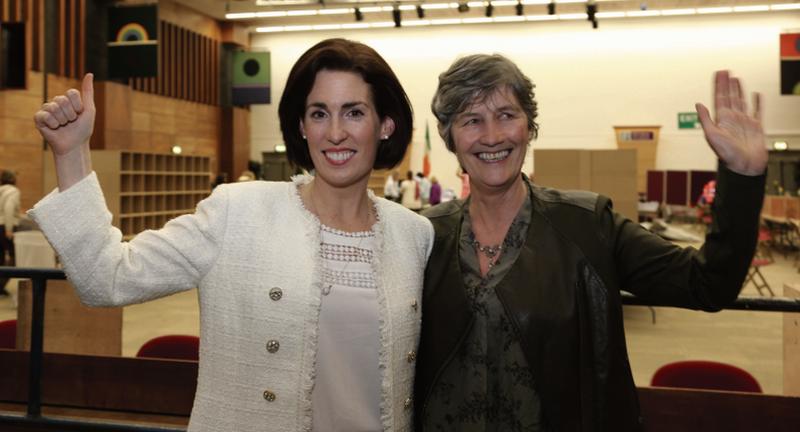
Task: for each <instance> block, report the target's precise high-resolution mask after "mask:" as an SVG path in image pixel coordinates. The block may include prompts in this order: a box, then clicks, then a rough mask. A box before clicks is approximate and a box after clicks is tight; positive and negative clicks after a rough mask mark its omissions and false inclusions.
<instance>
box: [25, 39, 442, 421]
mask: <svg viewBox="0 0 800 432" xmlns="http://www.w3.org/2000/svg"><path fill="white" fill-rule="evenodd" d="M279 113H280V123H281V130H282V131H283V136H284V138H285V140H286V145H287V149H288V153H289V157H290V159H291V160H292V162H294V163H295V164H297V165H299V166H301V167H304V168H306V169H310V170H311V169H313V171H314V176H313V177H312V176H297V177H295V178H293V179H292V180H293V181H292V182H260V181H256V182H243V183H235V184H225V185H221V186H219V187H217V188H215V189H214V191H213V193H212V194H211V196H210V197H209V198H207V199H205V200H203V201H202V202H201V203H200V204H199V205H198V207H197V210H196V211H195V213H194V214H191V215H185V216H181V217H178V218H176V219H174V220H172V221H170V222H168V223H167V224H166V225H165V226H164V227H163V228H162V229H160V230H158V231H145V232H143V233H141V234H139V235H137V236H136V237H135V238H134V239H133V240H132V241H130V242H122V241H121V234H120V232H119V230H117V229H116V228H114V227H112V226H111V217H110V215H109V213H108V211H107V210H106V206H105V202H104V199H103V196H102V192H101V190H100V186H99V184H98V181H97V177H96V175H95V174H94V173H93V172H92V169H91V158H90V154H89V137H90V136H91V133H92V128H93V123H94V116H95V106H94V100H93V83H92V76H91V75H87V76H86V77H85V78H84V80H83V90H82V92H78V91H77V90H69V91H67V93H66V94H65V95H63V96H57V97H56V98H55V99H54V100H53V101H52V102H48V103H46V104H44V105H43V106H42V109H41V110H40V111H39V112H37V113H36V116H35V122H36V126H37V128H38V129H39V131H40V132H41V134H42V136H43V137H44V138H45V139H47V141H48V142H49V143H50V145H51V147H52V149H53V154H54V156H55V160H56V171H57V174H58V182H59V187H58V190H56V191H53V192H52V193H51V194H50V195H48V196H47V197H45V198H44V199H43V200H42V201H40V202H39V203H38V204H37V205H36V206H35V207H34V209H33V210H32V211H31V215H32V217H33V218H34V219H35V220H36V221H37V222H38V223H39V225H40V226H41V227H42V230H43V231H44V232H45V234H46V235H47V237H48V239H49V240H50V242H51V243H52V244H53V246H54V247H55V249H56V250H57V251H58V253H59V255H60V256H61V257H62V261H63V262H64V266H65V269H66V272H67V275H68V276H69V279H70V280H71V281H72V283H73V284H74V285H75V287H76V289H77V291H78V294H79V295H80V297H81V300H82V301H83V302H84V303H86V304H88V305H93V306H119V305H126V304H131V303H140V302H143V301H146V300H150V299H153V298H157V297H163V296H166V295H169V294H172V293H175V292H178V291H183V290H188V289H191V288H193V287H197V288H198V295H199V302H200V368H199V375H198V383H197V393H196V395H195V401H194V407H193V409H192V416H191V419H190V423H189V430H190V431H206V430H208V431H256V430H265V428H267V429H269V430H276V431H299V430H305V431H309V430H310V431H323V430H324V431H351V430H369V431H377V430H388V429H392V430H397V431H406V430H410V429H411V413H412V409H411V403H412V402H411V394H412V387H413V379H414V360H415V358H416V352H415V350H416V347H417V343H418V339H419V325H420V308H419V302H420V300H421V299H420V296H421V289H422V276H423V269H424V267H425V262H426V260H427V257H428V254H429V252H430V250H431V247H432V243H433V228H432V226H431V224H430V222H428V221H427V219H425V218H423V217H421V216H418V215H415V214H414V213H412V212H410V211H408V210H406V209H404V208H403V207H402V206H400V205H399V204H396V203H393V202H390V201H388V200H385V199H383V198H377V197H375V196H374V195H373V194H372V193H371V192H369V191H368V189H367V183H368V181H369V177H370V174H371V172H372V169H373V168H374V167H379V168H389V167H393V166H394V165H396V164H397V163H398V162H399V161H400V160H401V159H402V157H403V154H404V153H405V150H406V147H407V146H408V144H409V141H410V139H411V131H412V117H411V108H410V106H409V103H408V98H407V96H406V94H405V92H404V90H403V88H402V86H401V85H400V83H399V81H398V80H397V77H396V76H395V75H394V73H393V72H392V70H391V68H390V67H389V66H388V65H387V64H386V62H385V61H384V60H383V59H382V58H381V56H380V55H378V53H376V52H375V51H374V50H373V49H372V48H369V47H368V46H366V45H363V44H361V43H358V42H353V41H348V40H344V39H330V40H325V41H322V42H320V43H319V44H317V45H315V46H313V47H312V48H310V49H309V50H308V51H307V52H306V53H305V54H303V55H302V56H301V57H300V59H299V60H298V61H297V62H296V63H295V65H294V67H293V68H292V70H291V72H290V73H289V78H288V80H287V83H286V88H285V91H284V93H283V96H282V97H281V102H280V107H279ZM66 215H69V216H68V217H67V216H66ZM390 247H391V250H389V248H390Z"/></svg>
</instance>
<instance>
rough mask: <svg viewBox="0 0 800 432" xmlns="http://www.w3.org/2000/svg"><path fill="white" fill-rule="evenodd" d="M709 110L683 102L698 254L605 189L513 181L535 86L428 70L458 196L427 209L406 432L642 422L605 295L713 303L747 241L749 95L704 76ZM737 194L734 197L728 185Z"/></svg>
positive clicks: (753, 198)
mask: <svg viewBox="0 0 800 432" xmlns="http://www.w3.org/2000/svg"><path fill="white" fill-rule="evenodd" d="M715 77H716V82H715V90H714V101H715V110H716V117H715V118H713V119H712V117H711V115H710V113H709V110H708V109H707V108H706V107H705V106H703V105H702V104H697V105H696V108H697V112H698V114H699V116H700V120H701V122H702V126H703V130H704V132H705V136H706V140H707V141H708V144H709V145H710V146H711V148H712V149H713V151H714V152H715V153H716V154H717V155H718V157H719V161H720V162H719V171H718V177H717V182H718V183H717V194H718V195H717V199H716V200H715V201H714V206H713V209H712V212H713V216H714V223H713V225H712V226H711V228H710V230H709V232H708V234H707V236H706V242H705V245H704V246H703V247H702V248H701V249H700V250H699V251H698V250H695V249H692V248H687V249H682V248H680V247H677V246H675V245H673V244H671V243H669V242H667V241H664V240H662V239H661V238H660V237H657V236H655V235H653V234H651V233H649V232H647V231H645V230H644V229H642V228H641V227H639V225H638V224H637V223H635V222H632V221H630V220H627V219H625V218H624V217H622V216H621V215H619V214H618V213H616V212H614V210H613V209H612V206H611V202H610V200H609V199H608V198H606V197H603V196H600V195H597V194H594V193H591V192H575V191H571V192H566V191H559V190H554V189H548V188H544V187H541V186H538V185H536V184H534V183H533V182H532V181H530V180H529V179H528V177H526V176H525V175H524V174H522V172H521V169H522V164H523V161H524V159H525V153H526V152H527V149H528V146H529V145H530V141H531V139H534V138H536V136H537V133H538V130H539V126H538V124H537V123H536V117H537V104H536V100H535V98H534V91H533V90H534V86H533V84H532V83H531V81H530V80H529V79H528V78H527V77H526V76H525V75H524V74H523V73H522V72H521V71H520V70H519V68H518V67H517V66H516V65H515V64H514V63H512V62H511V61H510V60H508V59H507V58H505V57H503V56H500V55H472V56H468V57H464V58H462V59H459V60H457V61H456V62H455V63H453V65H452V66H451V67H450V68H449V69H448V70H447V71H445V72H444V73H442V74H441V75H440V76H439V87H438V89H437V91H436V94H435V96H434V98H433V103H432V110H433V113H434V115H436V118H437V120H438V123H439V125H438V127H439V134H440V135H441V136H442V138H443V139H444V141H445V143H446V145H447V148H448V149H449V150H450V151H452V152H453V153H455V155H456V157H457V158H458V161H459V163H460V165H461V166H462V167H463V168H464V169H465V170H466V172H468V173H469V176H470V186H471V195H470V197H469V198H468V199H466V200H458V201H452V202H448V203H444V204H442V205H439V206H436V207H433V208H431V209H430V210H428V211H427V213H426V216H427V217H428V218H430V220H431V221H432V222H433V226H434V229H435V231H436V236H435V243H434V249H433V252H432V254H431V257H430V260H429V261H428V266H427V270H426V274H425V287H424V291H423V302H422V305H423V307H422V309H423V313H422V317H423V324H422V327H423V328H422V336H421V341H420V349H419V351H418V363H417V373H416V384H415V394H416V403H415V410H416V412H415V419H416V420H415V421H416V425H417V430H420V431H440V430H446V431H495V430H503V431H517V430H526V431H539V430H557V431H601V430H603V431H629V430H640V429H642V428H643V424H642V420H641V419H640V413H639V407H638V399H637V394H636V388H635V386H634V382H633V378H632V375H631V369H630V365H629V363H628V359H627V352H626V346H625V334H624V328H623V320H622V307H621V299H620V291H621V290H625V291H629V292H632V293H634V294H636V295H637V296H640V297H642V298H644V299H645V300H649V301H652V302H657V303H659V304H669V305H674V306H681V307H686V308H692V309H701V310H705V311H718V310H720V309H721V308H723V307H725V305H727V304H728V303H730V302H732V301H733V300H734V299H735V298H736V297H737V295H738V293H739V290H740V288H741V286H742V281H743V280H744V278H745V274H746V272H747V268H748V265H749V263H750V260H751V258H752V256H753V251H754V248H755V244H756V234H757V227H758V217H759V212H760V207H761V202H762V198H763V191H764V171H765V168H766V163H767V152H766V150H765V146H764V133H763V130H762V127H761V122H760V113H759V99H758V96H757V95H756V97H755V112H754V114H752V115H750V114H748V113H747V109H746V106H745V102H744V99H743V96H742V91H741V85H740V83H739V80H738V79H736V78H733V77H731V76H730V75H729V73H728V72H727V71H720V72H717V73H716V74H715ZM732 190H736V194H735V195H734V194H733V193H732Z"/></svg>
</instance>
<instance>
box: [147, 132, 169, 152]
mask: <svg viewBox="0 0 800 432" xmlns="http://www.w3.org/2000/svg"><path fill="white" fill-rule="evenodd" d="M174 142H175V136H174V135H172V134H165V133H159V132H150V144H151V146H152V147H153V149H154V151H156V152H158V153H164V152H169V151H171V149H172V146H173V145H174V144H173V143H174Z"/></svg>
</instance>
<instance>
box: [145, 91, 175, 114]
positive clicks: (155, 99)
mask: <svg viewBox="0 0 800 432" xmlns="http://www.w3.org/2000/svg"><path fill="white" fill-rule="evenodd" d="M150 97H151V99H150V101H151V104H150V107H149V111H150V112H151V113H153V114H161V115H175V107H176V105H177V104H178V103H179V102H180V101H178V100H177V99H172V98H168V97H164V96H155V95H150Z"/></svg>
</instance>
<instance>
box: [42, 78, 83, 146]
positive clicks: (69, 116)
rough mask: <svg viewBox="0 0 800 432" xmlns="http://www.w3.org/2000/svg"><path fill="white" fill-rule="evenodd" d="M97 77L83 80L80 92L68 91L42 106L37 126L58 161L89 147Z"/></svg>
mask: <svg viewBox="0 0 800 432" xmlns="http://www.w3.org/2000/svg"><path fill="white" fill-rule="evenodd" d="M93 81H94V76H93V75H92V74H86V75H85V76H84V77H83V83H82V86H81V91H78V90H75V89H69V90H67V92H66V93H65V94H63V95H59V96H56V97H54V98H53V100H52V101H50V102H46V103H45V104H43V105H42V107H41V108H40V109H39V111H38V112H36V115H34V117H33V119H34V123H35V124H36V129H38V130H39V133H40V134H41V135H42V137H43V138H44V139H45V140H47V142H48V143H49V144H50V146H51V147H52V149H53V153H54V154H55V156H56V157H58V156H64V155H67V154H69V153H71V152H72V151H74V150H76V149H78V148H79V147H81V146H82V145H84V144H88V143H89V138H90V137H91V136H92V131H93V130H94V118H95V105H94V83H93Z"/></svg>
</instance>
